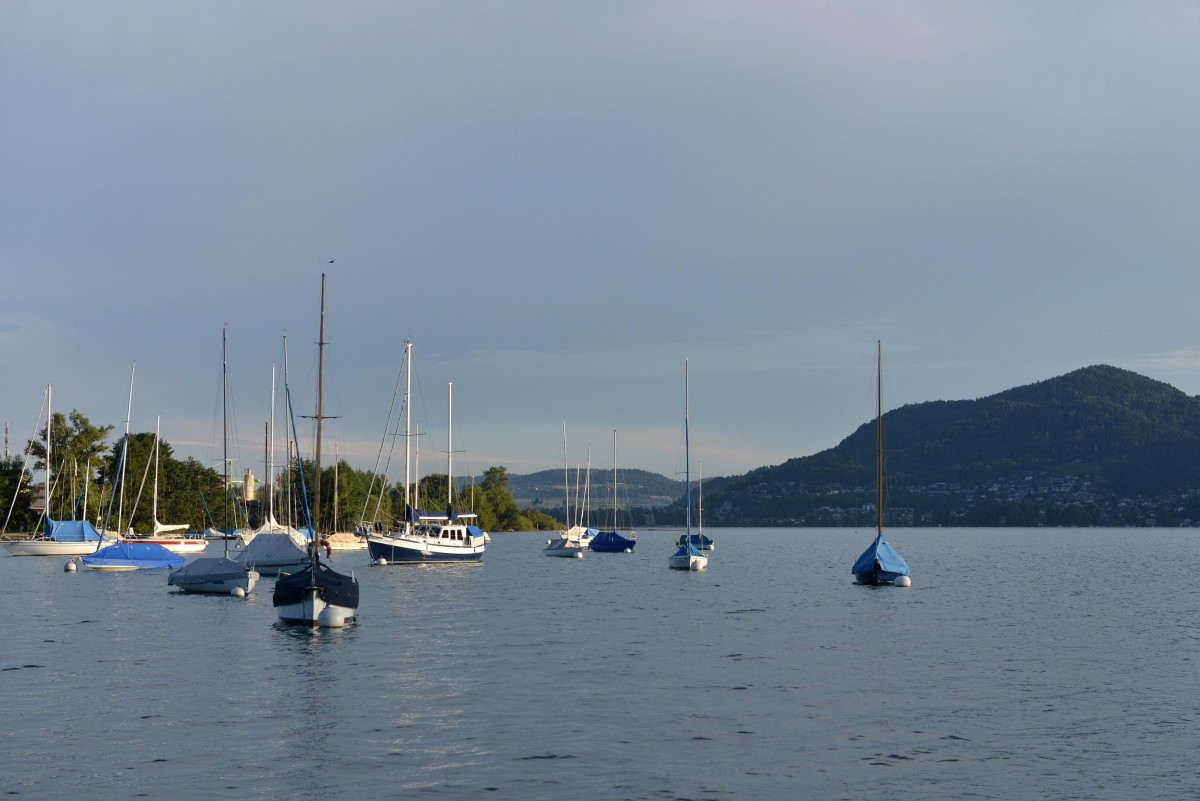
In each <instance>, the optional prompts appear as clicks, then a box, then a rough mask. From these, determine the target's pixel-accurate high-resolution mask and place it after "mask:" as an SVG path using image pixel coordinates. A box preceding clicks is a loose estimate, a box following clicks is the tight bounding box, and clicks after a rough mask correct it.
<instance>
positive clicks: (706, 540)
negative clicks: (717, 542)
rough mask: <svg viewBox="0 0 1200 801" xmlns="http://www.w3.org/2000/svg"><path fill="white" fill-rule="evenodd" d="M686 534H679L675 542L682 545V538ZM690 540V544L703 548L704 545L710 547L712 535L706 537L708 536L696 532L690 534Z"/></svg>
mask: <svg viewBox="0 0 1200 801" xmlns="http://www.w3.org/2000/svg"><path fill="white" fill-rule="evenodd" d="M686 536H688V535H687V534H680V535H679V539H677V540H675V544H676V545H683V538H684V537H686ZM691 540H692V545H695V546H696V547H697V548H704V547H706V546H707V547H708V548H712V544H713V541H712V537H708V536H705V535H704V534H700V533H698V532H697V533H695V534H692V536H691Z"/></svg>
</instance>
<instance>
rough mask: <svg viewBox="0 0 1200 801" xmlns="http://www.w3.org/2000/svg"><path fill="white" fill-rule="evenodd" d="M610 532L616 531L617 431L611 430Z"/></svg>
mask: <svg viewBox="0 0 1200 801" xmlns="http://www.w3.org/2000/svg"><path fill="white" fill-rule="evenodd" d="M612 530H613V531H616V530H617V429H615V428H614V429H613V481H612Z"/></svg>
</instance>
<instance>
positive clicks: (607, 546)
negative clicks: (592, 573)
mask: <svg viewBox="0 0 1200 801" xmlns="http://www.w3.org/2000/svg"><path fill="white" fill-rule="evenodd" d="M635 545H637V540H631V539H629V538H628V537H623V536H621V535H620V534H618V533H617V532H615V531H597V532H596V533H595V534H593V535H592V539H591V541H590V542H589V543H588V548H590V549H591V550H593V551H597V552H599V553H624V552H625V549H626V548H628V549H629V550H633V546H635Z"/></svg>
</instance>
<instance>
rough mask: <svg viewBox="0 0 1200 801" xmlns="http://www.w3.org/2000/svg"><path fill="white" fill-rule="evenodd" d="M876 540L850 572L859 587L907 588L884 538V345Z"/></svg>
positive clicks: (879, 368) (878, 399)
mask: <svg viewBox="0 0 1200 801" xmlns="http://www.w3.org/2000/svg"><path fill="white" fill-rule="evenodd" d="M875 372H876V376H875V379H876V383H875V386H876V391H875V457H876V458H875V465H876V467H875V481H876V484H875V488H876V495H875V540H874V541H873V542H872V543H871V544H870V545H869V546H868V547H867V549H866V550H865V551H863V552H862V554H861V555H859V557H858V559H856V560H854V566H853V567H852V568H850V572H852V573H853V574H854V580H855V581H856V582H858V583H859V584H895V585H896V586H900V587H907V586H909V585H910V584H911V580H910V579H909V577H908V563H907V562H905V561H904V557H903V556H901V555H900V553H899V551H897V550H896V549H895V548H893V547H892V546H891V545H890V544H889V543H888V541H887V540H885V539H884V538H883V345H882V343H880V342H879V341H876V343H875Z"/></svg>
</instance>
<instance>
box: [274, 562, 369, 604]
mask: <svg viewBox="0 0 1200 801" xmlns="http://www.w3.org/2000/svg"><path fill="white" fill-rule="evenodd" d="M314 567H315V568H316V569H315V570H314V569H313V568H314ZM314 588H315V589H317V590H318V592H319V593H320V596H321V599H322V600H324V601H325V603H327V604H334V605H336V606H344V607H346V608H347V609H358V580H357V579H355V578H354V577H353V576H347V575H344V574H342V573H338V572H337V571H336V570H334V569H333V568H332V567H330V566H329V565H327V564H325V563H324V562H317V563H316V564H315V565H310V566H309V567H306V568H303V569H301V570H297V571H296V572H295V573H292V574H290V575H282V576H280V577H279V578H278V579H276V580H275V593H274V595H273V596H272V602H273V603H274V605H275V606H277V607H279V606H288V605H290V604H297V603H300V602H301V601H303V600H304V596H305V594H306V593H307V592H308V591H309V590H311V589H314Z"/></svg>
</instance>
